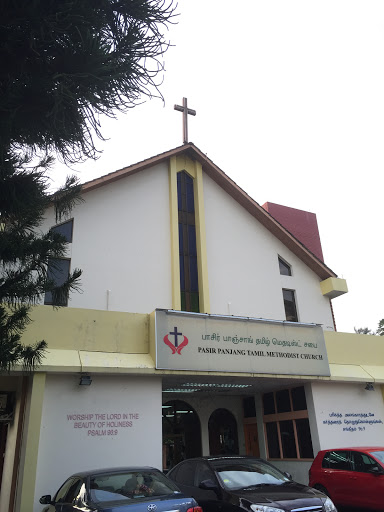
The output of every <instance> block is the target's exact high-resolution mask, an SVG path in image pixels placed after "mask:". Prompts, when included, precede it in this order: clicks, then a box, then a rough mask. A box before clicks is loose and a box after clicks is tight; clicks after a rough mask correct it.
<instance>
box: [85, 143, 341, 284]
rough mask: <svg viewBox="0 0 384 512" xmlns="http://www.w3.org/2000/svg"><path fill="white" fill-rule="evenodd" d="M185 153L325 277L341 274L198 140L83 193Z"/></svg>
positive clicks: (114, 174) (108, 177)
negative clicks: (197, 143)
mask: <svg viewBox="0 0 384 512" xmlns="http://www.w3.org/2000/svg"><path fill="white" fill-rule="evenodd" d="M182 153H185V154H186V155H187V156H189V157H190V158H191V159H194V160H197V161H198V162H200V164H201V165H202V168H203V171H204V172H205V173H206V174H207V175H208V176H209V177H210V178H211V179H212V180H213V181H215V182H216V183H217V184H218V185H219V186H220V187H221V188H222V189H223V190H225V191H226V192H227V193H228V194H229V195H230V196H232V197H233V198H234V199H235V200H236V201H237V202H238V203H239V204H241V206H243V208H245V209H246V210H247V211H248V212H249V213H250V214H251V215H252V216H253V217H254V218H255V219H257V220H258V221H259V222H260V223H261V224H262V225H263V226H264V227H265V228H267V229H268V230H269V231H270V232H271V233H272V234H273V235H274V236H275V237H276V238H278V239H279V240H280V241H281V242H282V243H283V244H284V245H285V246H286V247H288V249H290V250H291V251H292V252H293V253H294V254H295V255H296V256H297V257H298V258H299V259H301V261H303V262H304V263H305V264H306V265H307V266H308V267H309V268H310V269H311V270H313V271H314V272H315V273H316V274H317V275H318V276H319V277H320V278H321V279H328V278H329V277H337V275H336V274H335V273H334V272H333V271H332V270H331V269H330V268H328V267H327V266H326V265H325V264H324V263H323V262H322V261H321V260H319V259H318V258H317V257H316V256H315V255H314V254H313V253H312V252H311V251H310V250H309V249H308V248H307V247H305V246H304V245H303V244H302V243H301V242H299V240H297V238H295V237H294V236H293V235H292V234H291V233H290V232H289V231H288V230H287V229H285V228H284V227H283V226H282V225H281V224H280V223H279V222H278V221H277V220H276V219H274V218H273V217H272V215H270V214H269V213H268V212H267V211H266V210H264V208H263V207H262V206H260V205H259V204H258V203H257V202H256V201H254V200H253V199H252V198H251V197H250V196H249V195H248V194H247V193H246V192H244V190H243V189H242V188H240V187H239V186H238V185H237V184H236V183H235V182H234V181H233V180H232V179H231V178H230V177H229V176H227V175H226V174H225V173H224V172H223V171H222V170H221V169H220V168H219V167H217V165H215V164H214V163H213V162H212V161H211V160H210V159H209V158H208V157H207V156H206V155H205V154H204V153H202V152H201V151H200V150H199V149H198V148H197V147H196V146H195V145H194V144H192V143H191V142H189V143H188V144H184V145H183V146H179V147H177V148H174V149H171V150H170V151H166V152H165V153H161V154H159V155H157V156H153V157H151V158H148V159H146V160H143V161H142V162H138V163H136V164H133V165H130V166H129V167H124V168H123V169H120V170H118V171H115V172H112V173H110V174H106V175H105V176H102V177H100V178H96V179H94V180H92V181H88V182H87V183H84V184H83V186H82V191H83V193H85V192H89V191H91V190H94V189H96V188H99V187H102V186H103V185H106V184H108V183H112V182H114V181H117V180H120V179H122V178H125V177H127V176H130V175H132V174H136V173H137V172H140V171H143V170H144V169H148V168H149V167H152V166H153V165H156V164H159V163H162V162H164V161H167V160H168V159H169V158H170V157H172V156H177V155H180V154H182Z"/></svg>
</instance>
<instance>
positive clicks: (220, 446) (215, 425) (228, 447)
mask: <svg viewBox="0 0 384 512" xmlns="http://www.w3.org/2000/svg"><path fill="white" fill-rule="evenodd" d="M208 433H209V453H210V454H211V455H219V454H237V455H238V453H239V443H238V439H237V423H236V419H235V417H234V415H233V414H232V413H231V412H230V411H228V410H227V409H216V410H215V411H214V412H213V413H212V414H211V416H210V418H209V421H208Z"/></svg>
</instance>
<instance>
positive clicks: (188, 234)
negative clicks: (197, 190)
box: [177, 171, 199, 313]
mask: <svg viewBox="0 0 384 512" xmlns="http://www.w3.org/2000/svg"><path fill="white" fill-rule="evenodd" d="M177 200H178V211H179V257H180V258H179V259H180V291H181V309H182V311H193V312H195V313H198V312H199V287H198V272H197V248H196V225H195V200H194V193H193V179H192V178H191V177H190V176H189V174H187V173H186V172H185V171H182V172H179V173H177Z"/></svg>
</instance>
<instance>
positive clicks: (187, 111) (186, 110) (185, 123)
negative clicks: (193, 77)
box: [174, 98, 196, 144]
mask: <svg viewBox="0 0 384 512" xmlns="http://www.w3.org/2000/svg"><path fill="white" fill-rule="evenodd" d="M174 109H175V110H178V111H179V112H182V113H183V139H184V140H183V143H184V144H187V142H188V114H189V115H191V116H195V115H196V110H192V109H191V108H188V106H187V98H183V106H181V105H175V107H174Z"/></svg>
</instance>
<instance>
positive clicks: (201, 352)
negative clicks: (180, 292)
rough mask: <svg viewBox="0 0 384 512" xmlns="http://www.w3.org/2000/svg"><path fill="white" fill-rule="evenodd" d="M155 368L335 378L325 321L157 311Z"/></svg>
mask: <svg viewBox="0 0 384 512" xmlns="http://www.w3.org/2000/svg"><path fill="white" fill-rule="evenodd" d="M155 331H156V368H157V369H169V370H196V371H215V372H242V373H243V372H245V373H258V374H281V375H316V376H327V377H329V376H330V369H329V363H328V356H327V351H326V346H325V340H324V333H323V329H322V328H321V326H320V325H317V324H301V323H296V322H283V321H269V320H264V319H257V318H243V317H233V316H220V315H207V314H201V313H184V312H180V311H177V312H176V311H173V310H160V309H157V310H156V312H155Z"/></svg>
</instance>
